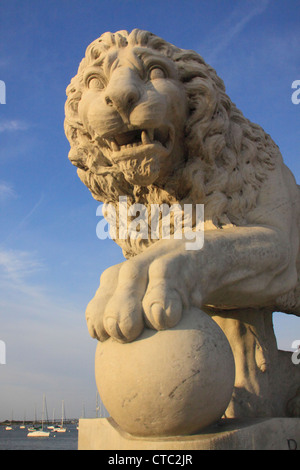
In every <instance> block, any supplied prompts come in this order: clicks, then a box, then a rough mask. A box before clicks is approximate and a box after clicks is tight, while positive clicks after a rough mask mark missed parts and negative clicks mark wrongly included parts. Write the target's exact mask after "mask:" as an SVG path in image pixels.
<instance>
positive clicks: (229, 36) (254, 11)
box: [200, 0, 270, 62]
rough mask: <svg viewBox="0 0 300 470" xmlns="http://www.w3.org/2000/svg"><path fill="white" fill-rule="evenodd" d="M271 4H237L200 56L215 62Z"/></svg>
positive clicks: (262, 1)
mask: <svg viewBox="0 0 300 470" xmlns="http://www.w3.org/2000/svg"><path fill="white" fill-rule="evenodd" d="M269 3H270V0H251V1H249V0H248V1H243V2H236V6H235V7H234V9H233V10H232V12H231V14H230V15H229V16H227V18H224V20H223V21H222V23H221V24H218V25H217V26H216V28H215V29H214V30H213V31H212V32H211V34H210V35H209V37H208V38H207V39H206V40H205V41H204V43H203V44H202V45H201V51H200V54H203V55H204V57H205V59H206V60H207V61H208V62H210V61H212V62H213V61H214V60H215V59H216V58H217V57H218V56H219V55H220V54H221V53H222V52H223V51H224V50H226V49H227V48H228V46H229V45H230V43H231V42H232V41H233V40H234V38H236V37H237V36H238V35H239V34H240V33H241V32H242V31H243V29H244V28H245V26H246V25H247V24H248V23H249V22H250V21H251V20H252V19H253V18H254V17H256V16H258V15H261V14H262V13H264V11H265V10H266V9H267V7H268V5H269Z"/></svg>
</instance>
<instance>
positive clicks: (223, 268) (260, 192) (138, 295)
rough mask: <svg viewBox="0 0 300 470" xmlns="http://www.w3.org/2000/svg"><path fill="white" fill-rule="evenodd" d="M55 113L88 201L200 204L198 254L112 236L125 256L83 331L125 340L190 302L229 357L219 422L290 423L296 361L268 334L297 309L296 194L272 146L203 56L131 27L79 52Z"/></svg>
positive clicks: (160, 325) (296, 410)
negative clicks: (230, 387) (230, 377)
mask: <svg viewBox="0 0 300 470" xmlns="http://www.w3.org/2000/svg"><path fill="white" fill-rule="evenodd" d="M65 113H66V119H65V132H66V136H67V138H68V140H69V142H70V145H71V150H70V153H69V159H70V160H71V162H72V164H73V165H75V166H76V167H77V168H78V170H77V172H78V176H79V178H80V179H81V181H82V182H83V183H84V184H85V185H86V186H87V187H88V189H89V190H90V191H91V193H92V195H93V197H94V198H95V199H96V200H98V201H101V202H104V203H105V204H112V205H113V206H115V207H117V205H118V203H119V197H120V196H126V197H127V202H128V205H130V204H133V203H136V202H138V203H140V204H143V205H144V206H145V207H147V208H150V206H151V204H159V205H162V204H168V205H171V204H172V205H173V204H177V205H178V204H179V205H180V207H182V208H184V205H185V204H203V205H204V214H205V215H204V226H205V232H204V246H203V248H202V249H200V250H192V251H189V250H187V249H186V247H185V240H184V239H176V238H175V237H173V238H172V237H170V239H158V240H157V239H156V240H152V239H151V240H150V239H147V240H145V239H140V238H138V237H135V238H130V237H127V238H124V237H123V238H121V237H119V238H117V240H116V241H117V243H118V244H119V245H120V246H121V248H122V250H123V253H124V256H125V258H127V260H126V261H124V262H123V263H120V264H119V265H117V266H112V267H111V268H109V269H108V270H106V271H105V272H104V273H103V274H102V276H101V280H100V287H99V289H98V291H97V292H96V295H95V297H94V299H93V300H92V301H91V302H90V304H89V305H88V307H87V312H86V317H87V323H88V328H89V331H90V334H91V335H92V336H93V337H94V338H97V339H98V340H99V341H105V340H106V339H107V338H108V337H113V338H115V339H116V340H118V341H121V342H130V341H134V340H135V339H136V338H138V336H139V335H140V334H141V332H142V331H143V329H144V327H145V326H146V327H148V328H153V329H156V330H161V329H165V328H172V327H173V326H174V325H176V324H177V323H178V322H179V320H180V318H181V316H182V312H183V311H184V309H185V308H187V307H189V306H191V305H192V306H195V307H198V308H201V309H202V310H204V311H206V312H207V313H208V314H209V315H211V317H212V318H213V319H214V320H215V321H216V322H217V323H218V324H219V326H221V328H222V329H223V331H224V332H225V334H226V336H227V338H228V340H229V342H230V345H231V347H232V350H233V353H234V356H235V362H236V383H235V392H234V395H233V398H232V401H231V404H230V406H229V408H228V411H227V415H228V416H256V417H257V416H286V415H288V416H299V415H300V401H299V394H298V393H297V389H298V387H299V385H300V372H299V367H300V366H298V368H297V366H296V365H294V364H293V363H292V361H291V353H289V352H283V351H278V350H277V345H276V339H275V336H274V333H273V326H272V313H273V312H275V311H281V312H285V313H289V314H294V315H300V296H299V289H300V287H299V221H300V219H299V215H300V199H299V195H300V193H299V189H298V186H297V184H296V182H295V179H294V177H293V175H292V173H291V172H290V170H289V169H288V168H287V167H286V166H285V165H284V163H283V159H282V156H281V153H280V150H279V148H278V146H277V145H276V144H275V143H274V142H273V140H272V139H271V137H270V136H269V135H268V134H266V133H265V132H264V130H263V129H262V128H261V127H260V126H258V125H257V124H253V123H251V122H250V121H249V120H248V119H246V118H245V117H244V116H243V114H242V112H241V111H239V110H238V109H237V107H236V106H235V104H234V103H232V101H231V100H230V98H229V97H228V96H227V94H226V92H225V86H224V83H223V81H222V80H221V79H220V78H219V77H218V76H217V74H216V72H215V70H214V69H213V68H212V67H210V66H209V65H208V64H206V63H205V61H204V60H203V59H202V57H200V56H199V55H198V54H197V53H196V52H194V51H190V50H183V49H180V48H178V47H175V46H173V45H171V44H169V43H168V42H166V41H165V40H163V39H161V38H159V37H157V36H156V35H154V34H152V33H149V32H147V31H142V30H139V29H135V30H133V31H132V32H130V33H129V32H127V31H119V32H116V33H115V34H112V33H105V34H103V35H102V36H101V37H100V38H99V39H97V40H95V41H94V42H92V44H90V45H89V46H88V48H87V50H86V54H85V57H84V59H83V60H82V62H81V63H80V66H79V69H78V73H77V75H76V76H75V77H74V78H73V79H72V81H71V83H70V85H69V86H68V88H67V101H66V108H65ZM107 217H108V219H109V214H107ZM270 390H271V391H270Z"/></svg>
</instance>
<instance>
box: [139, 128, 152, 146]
mask: <svg viewBox="0 0 300 470" xmlns="http://www.w3.org/2000/svg"><path fill="white" fill-rule="evenodd" d="M141 141H142V143H143V145H148V144H151V140H150V138H149V136H148V134H147V131H142V133H141Z"/></svg>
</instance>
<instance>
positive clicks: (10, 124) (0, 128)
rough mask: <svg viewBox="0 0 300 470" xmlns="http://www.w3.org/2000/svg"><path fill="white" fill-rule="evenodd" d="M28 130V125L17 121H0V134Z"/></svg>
mask: <svg viewBox="0 0 300 470" xmlns="http://www.w3.org/2000/svg"><path fill="white" fill-rule="evenodd" d="M28 128H29V124H28V123H26V122H24V121H20V120H17V119H10V120H1V121H0V132H16V131H26V130H27V129H28Z"/></svg>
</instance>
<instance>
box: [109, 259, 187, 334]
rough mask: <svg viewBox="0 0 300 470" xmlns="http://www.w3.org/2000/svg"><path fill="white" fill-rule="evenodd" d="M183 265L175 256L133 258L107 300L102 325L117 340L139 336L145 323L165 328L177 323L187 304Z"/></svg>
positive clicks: (124, 268)
mask: <svg viewBox="0 0 300 470" xmlns="http://www.w3.org/2000/svg"><path fill="white" fill-rule="evenodd" d="M182 269H183V265H182V262H181V260H180V259H178V258H177V257H176V256H171V255H170V256H162V257H158V258H157V259H155V260H154V261H153V259H150V260H146V261H145V259H143V257H137V258H136V259H131V260H129V261H127V262H125V263H124V264H123V266H122V267H121V269H120V271H119V275H118V276H119V279H118V285H117V288H116V290H115V293H114V295H113V296H112V297H111V298H110V300H109V301H108V303H107V305H106V307H105V311H104V315H103V325H104V328H105V330H106V332H107V334H108V335H109V336H111V337H113V338H115V339H117V340H118V341H121V342H129V341H133V340H134V339H136V338H137V337H138V336H139V335H140V334H141V332H142V331H143V329H144V325H146V326H148V327H150V328H153V329H156V330H163V329H167V328H172V327H173V326H175V325H176V324H177V323H178V322H179V320H180V319H181V316H182V311H183V307H186V306H187V298H188V295H187V292H186V290H185V289H184V282H183V281H182V278H181V270H182Z"/></svg>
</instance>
